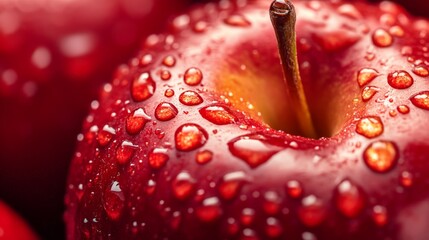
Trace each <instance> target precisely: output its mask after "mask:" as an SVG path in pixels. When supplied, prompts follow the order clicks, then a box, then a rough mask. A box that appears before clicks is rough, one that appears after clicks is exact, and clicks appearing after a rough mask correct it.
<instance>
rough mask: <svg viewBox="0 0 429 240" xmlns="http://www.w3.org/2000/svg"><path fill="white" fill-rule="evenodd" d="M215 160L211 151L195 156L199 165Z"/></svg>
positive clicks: (204, 151)
mask: <svg viewBox="0 0 429 240" xmlns="http://www.w3.org/2000/svg"><path fill="white" fill-rule="evenodd" d="M212 159H213V152H212V151H210V150H203V151H199V152H197V154H196V155H195V161H196V162H197V163H199V164H206V163H208V162H210V161H211V160H212Z"/></svg>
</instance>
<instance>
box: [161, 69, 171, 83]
mask: <svg viewBox="0 0 429 240" xmlns="http://www.w3.org/2000/svg"><path fill="white" fill-rule="evenodd" d="M159 74H160V77H161V79H162V80H164V81H167V80H170V78H171V73H170V71H168V70H165V69H163V70H161V72H160V73H159Z"/></svg>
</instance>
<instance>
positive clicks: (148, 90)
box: [131, 72, 156, 102]
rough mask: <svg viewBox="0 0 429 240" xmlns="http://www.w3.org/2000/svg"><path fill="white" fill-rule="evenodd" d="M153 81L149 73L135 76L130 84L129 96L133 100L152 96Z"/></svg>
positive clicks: (141, 99)
mask: <svg viewBox="0 0 429 240" xmlns="http://www.w3.org/2000/svg"><path fill="white" fill-rule="evenodd" d="M155 86H156V85H155V82H154V81H153V79H152V77H151V76H150V74H149V73H147V72H145V73H142V74H140V76H138V77H136V78H135V79H134V81H133V83H132V85H131V96H132V98H133V100H134V101H136V102H141V101H144V100H146V99H148V98H150V97H152V96H153V94H154V93H155Z"/></svg>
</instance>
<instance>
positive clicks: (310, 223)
mask: <svg viewBox="0 0 429 240" xmlns="http://www.w3.org/2000/svg"><path fill="white" fill-rule="evenodd" d="M325 215H326V209H325V206H324V204H323V202H322V200H320V199H318V198H317V197H316V196H314V195H309V196H307V197H305V198H303V199H302V201H301V206H300V208H299V209H298V216H299V219H300V220H301V222H302V223H303V224H304V225H305V226H307V227H315V226H317V225H319V224H321V223H322V222H323V221H324V220H325Z"/></svg>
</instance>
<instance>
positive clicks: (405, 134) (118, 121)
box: [65, 1, 429, 240]
mask: <svg viewBox="0 0 429 240" xmlns="http://www.w3.org/2000/svg"><path fill="white" fill-rule="evenodd" d="M269 4H270V3H269V1H248V3H247V5H245V4H243V3H242V2H237V3H230V4H227V3H225V2H223V3H219V4H218V5H216V4H213V3H211V4H208V5H205V6H201V7H194V8H193V9H191V10H190V11H189V12H188V16H190V18H191V21H190V22H189V24H183V25H182V26H181V27H178V26H177V25H176V26H174V24H173V26H172V27H171V29H170V31H169V32H166V33H164V34H160V35H158V38H157V40H158V41H154V40H155V38H151V39H148V40H147V41H146V44H145V45H144V47H143V48H142V50H141V53H140V54H139V55H138V56H137V58H136V59H152V61H151V62H150V63H148V62H146V64H145V65H144V66H142V65H141V64H128V65H123V66H121V67H120V68H119V69H118V71H117V74H116V76H115V78H114V79H113V81H112V83H111V85H107V87H106V88H105V90H104V91H102V92H101V94H100V99H99V102H98V103H99V104H96V105H97V107H96V108H94V109H93V110H92V111H91V113H90V115H89V117H88V118H87V119H89V120H90V121H86V122H84V126H83V131H82V133H81V134H80V135H79V137H78V139H79V141H78V146H77V150H76V153H75V158H74V160H73V161H72V165H71V168H70V173H69V178H68V186H67V188H68V189H67V194H66V198H65V201H66V206H67V210H66V213H65V221H66V225H67V238H68V239H82V238H83V239H92V238H113V239H115V238H119V237H121V238H127V239H128V238H143V239H271V238H272V239H284V238H287V239H415V240H420V239H425V238H426V236H427V229H428V226H427V224H428V223H429V219H428V216H429V207H428V206H429V205H428V200H429V192H428V191H427V188H428V178H427V176H429V175H428V174H429V166H428V164H427V156H428V154H429V146H428V145H429V144H428V140H429V135H428V134H427V131H425V130H424V129H426V126H427V120H428V119H429V112H428V106H427V105H428V101H427V99H426V98H425V97H426V96H427V95H425V94H422V91H427V90H429V84H428V81H427V75H428V73H427V72H426V71H425V69H426V68H427V66H426V63H427V62H426V61H427V60H428V56H427V54H425V51H427V49H426V47H425V46H426V42H427V41H428V40H429V39H428V36H427V34H426V33H427V31H428V30H429V22H428V21H427V20H423V19H420V20H416V19H415V18H414V17H412V16H410V15H409V14H408V13H406V12H405V11H404V10H403V9H402V8H401V7H399V6H397V5H394V4H391V5H390V7H389V8H383V9H381V8H380V7H379V5H369V4H366V3H364V2H356V3H353V5H351V4H350V3H347V2H342V1H334V3H332V2H329V1H320V2H309V1H294V4H295V7H296V11H297V26H296V29H297V43H298V53H299V56H298V59H299V61H300V68H301V77H302V80H303V85H304V88H305V90H306V94H307V96H308V103H309V106H310V109H311V112H312V114H313V120H314V122H315V125H316V129H317V130H318V132H319V134H320V135H321V136H324V137H321V138H319V139H308V138H305V137H300V136H297V135H292V134H289V133H296V134H299V132H297V131H296V129H297V128H296V123H295V122H294V121H293V113H291V112H290V111H289V109H290V106H288V102H287V98H286V96H285V94H284V92H285V90H284V86H283V84H282V81H283V80H282V70H281V66H280V64H279V62H280V60H279V57H278V50H277V43H276V40H275V36H274V31H273V29H272V26H271V23H270V20H269V16H268V7H269ZM386 13H389V14H388V15H389V16H392V18H391V19H388V18H389V16H387V15H386V17H382V16H384V15H385V14H386ZM182 17H183V16H182ZM179 19H180V18H179ZM176 20H177V19H176ZM174 22H176V23H178V22H180V21H179V20H177V21H174ZM392 23H393V25H392ZM204 26H206V27H204ZM379 29H385V31H381V30H379ZM388 31H390V32H391V33H388ZM171 36H174V38H173V37H171ZM425 49H426V50H425ZM148 56H151V58H150V57H148ZM171 56H173V58H174V59H175V61H171V60H172V57H171ZM166 59H167V60H166ZM135 62H136V63H137V62H139V61H135ZM140 62H142V61H140ZM166 62H167V63H169V64H165V63H166ZM172 62H174V64H171V63H172ZM414 65H417V66H418V68H416V67H415V66H414ZM190 68H198V69H199V70H200V72H201V74H199V73H198V71H196V70H195V69H193V70H189V69H190ZM189 71H193V73H194V74H189ZM403 71H406V72H403ZM187 73H188V74H187ZM187 75H188V77H186V76H187ZM201 76H202V79H201ZM411 79H412V80H411ZM199 80H201V82H199ZM173 91H174V95H173V94H172V93H173ZM189 91H194V93H192V92H189ZM195 93H197V94H198V95H196V94H195ZM416 94H418V95H416ZM198 96H199V97H198ZM415 96H418V97H417V98H416V97H415ZM169 104H171V105H169ZM259 113H261V114H259ZM260 115H262V116H260ZM276 129H283V130H284V131H285V132H287V133H285V132H283V131H279V130H276Z"/></svg>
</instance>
